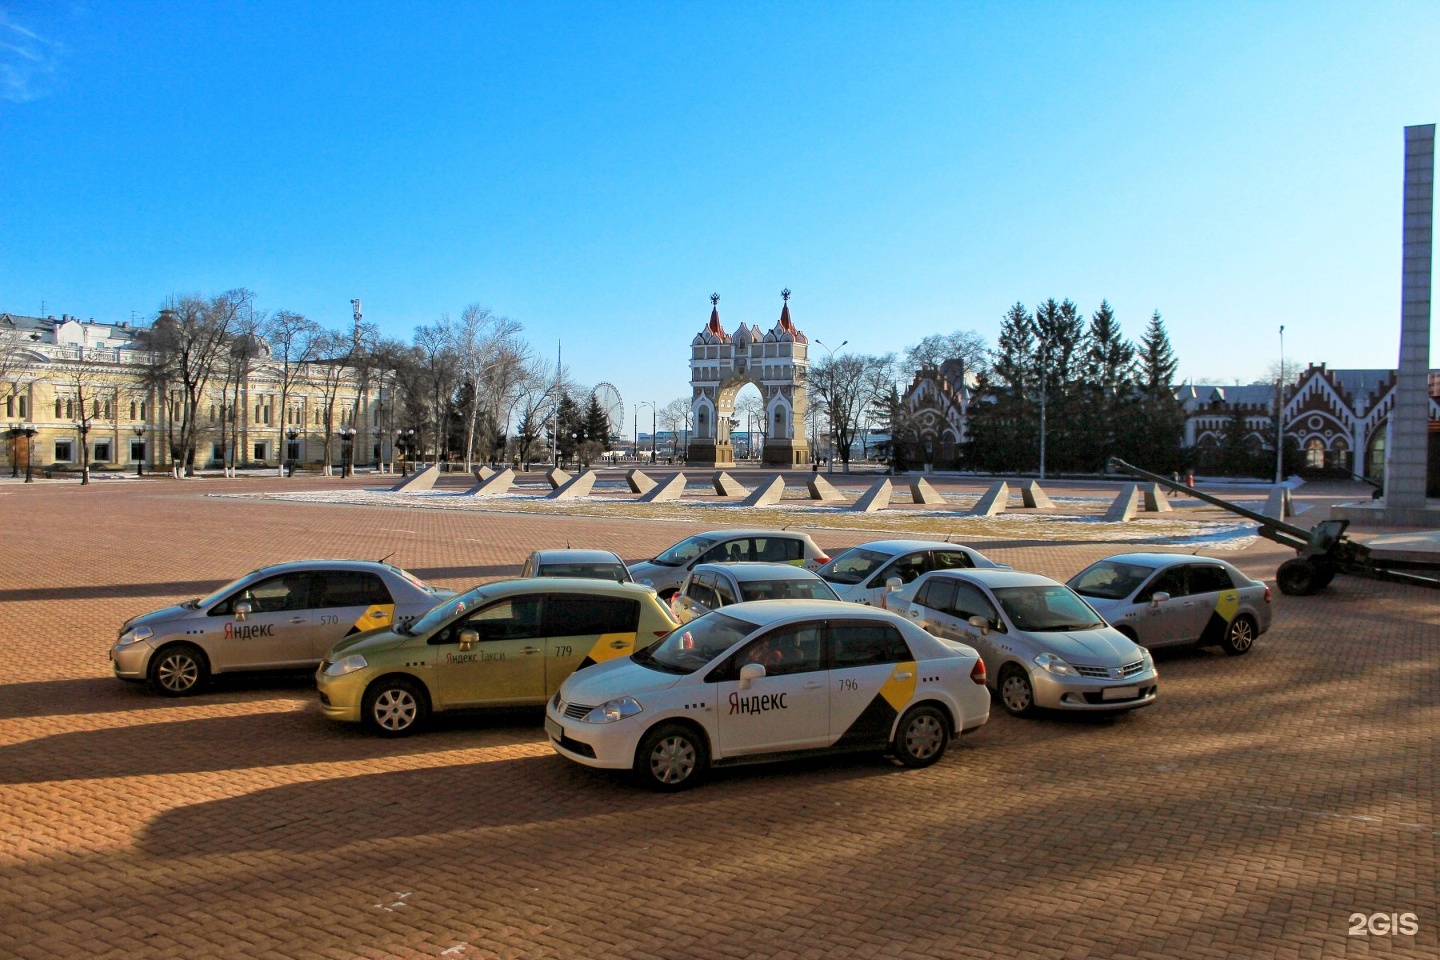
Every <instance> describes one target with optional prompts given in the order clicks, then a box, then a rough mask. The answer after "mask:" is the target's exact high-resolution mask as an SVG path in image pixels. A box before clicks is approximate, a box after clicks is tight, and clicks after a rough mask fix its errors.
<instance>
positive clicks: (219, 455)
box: [210, 443, 225, 463]
mask: <svg viewBox="0 0 1440 960" xmlns="http://www.w3.org/2000/svg"><path fill="white" fill-rule="evenodd" d="M210 459H211V460H213V461H215V462H216V463H224V462H225V445H224V444H223V443H212V444H210Z"/></svg>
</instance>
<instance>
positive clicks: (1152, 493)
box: [1143, 483, 1174, 513]
mask: <svg viewBox="0 0 1440 960" xmlns="http://www.w3.org/2000/svg"><path fill="white" fill-rule="evenodd" d="M1143 493H1144V497H1145V510H1146V511H1147V512H1149V513H1173V512H1174V508H1173V507H1171V506H1170V498H1169V497H1167V496H1165V488H1164V487H1162V486H1160V484H1158V483H1147V484H1145V486H1144V487H1143Z"/></svg>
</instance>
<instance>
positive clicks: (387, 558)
mask: <svg viewBox="0 0 1440 960" xmlns="http://www.w3.org/2000/svg"><path fill="white" fill-rule="evenodd" d="M393 556H395V551H394V550H391V551H390V552H389V553H387V554H385V556H383V557H381V558H380V559H379V560H376V561H375V562H376V563H384V562H385V561H386V560H389V559H390V558H391V557H393Z"/></svg>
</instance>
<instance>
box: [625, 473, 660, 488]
mask: <svg viewBox="0 0 1440 960" xmlns="http://www.w3.org/2000/svg"><path fill="white" fill-rule="evenodd" d="M625 482H626V483H627V484H628V485H629V486H630V492H631V493H649V492H650V491H651V490H654V489H655V481H654V480H651V479H650V478H649V477H647V476H645V472H644V471H643V470H631V471H630V472H629V473H627V474H625Z"/></svg>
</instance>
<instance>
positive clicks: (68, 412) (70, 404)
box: [65, 399, 75, 420]
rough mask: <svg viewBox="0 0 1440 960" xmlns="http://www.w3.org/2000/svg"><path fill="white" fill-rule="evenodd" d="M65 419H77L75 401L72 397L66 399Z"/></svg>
mask: <svg viewBox="0 0 1440 960" xmlns="http://www.w3.org/2000/svg"><path fill="white" fill-rule="evenodd" d="M65 419H66V420H74V419H75V401H74V399H70V400H66V401H65Z"/></svg>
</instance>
